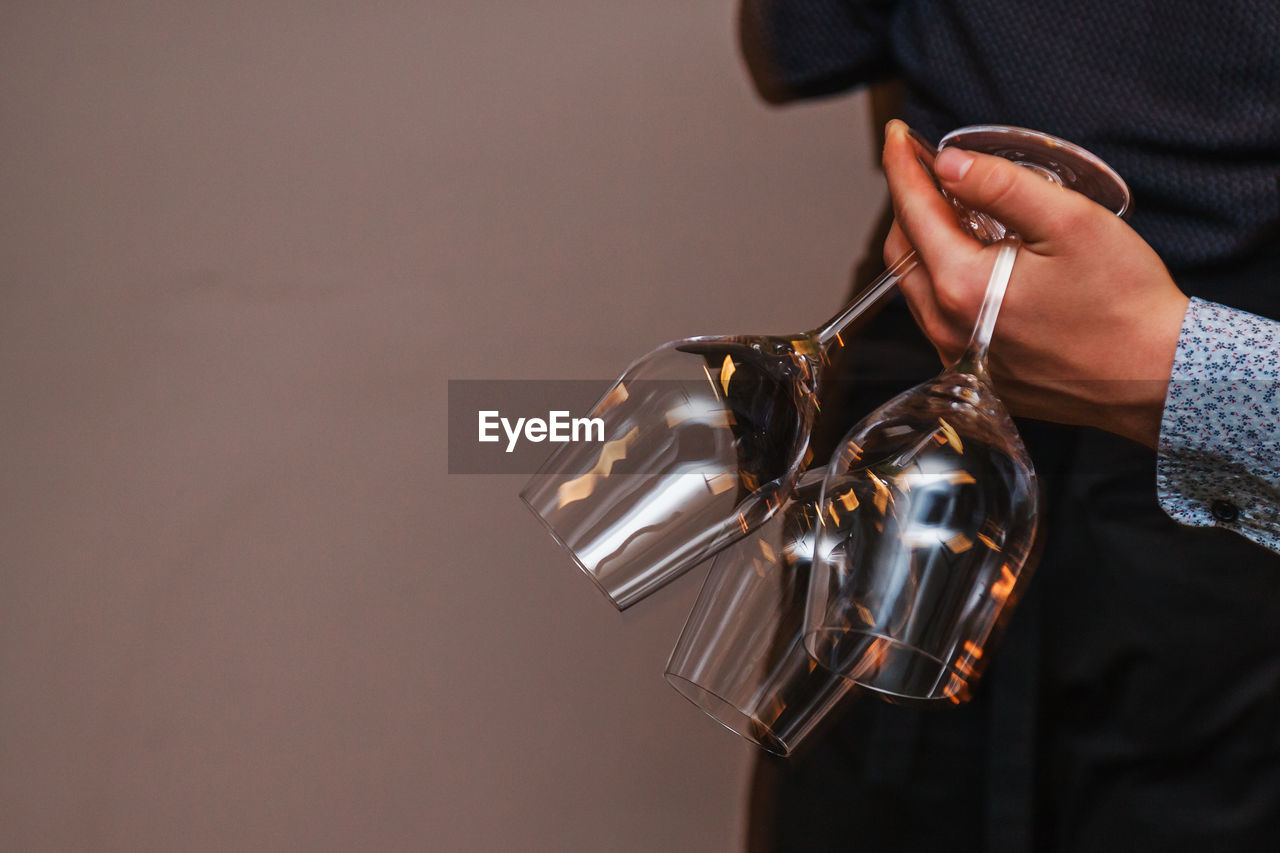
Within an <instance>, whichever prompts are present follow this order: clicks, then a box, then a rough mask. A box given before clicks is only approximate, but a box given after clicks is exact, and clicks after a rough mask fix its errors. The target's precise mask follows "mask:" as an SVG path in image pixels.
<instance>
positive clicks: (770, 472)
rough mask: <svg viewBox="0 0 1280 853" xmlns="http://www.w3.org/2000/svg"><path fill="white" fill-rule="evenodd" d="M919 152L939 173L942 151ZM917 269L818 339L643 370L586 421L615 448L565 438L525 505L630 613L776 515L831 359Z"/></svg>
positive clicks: (753, 343)
mask: <svg viewBox="0 0 1280 853" xmlns="http://www.w3.org/2000/svg"><path fill="white" fill-rule="evenodd" d="M916 145H917V148H918V156H919V158H920V161H921V163H922V164H923V165H925V167H926V168H930V169H931V168H932V163H933V158H934V157H936V156H937V151H936V150H935V149H934V148H933V146H931V145H930V144H929V143H928V142H927V141H925V140H924V139H923V138H919V137H916ZM915 265H916V257H915V254H914V253H911V254H909V255H908V256H907V257H905V258H903V259H902V260H901V261H899V262H898V263H897V264H895V265H894V266H893V267H892V268H890V269H888V270H886V271H885V272H884V274H882V275H881V276H880V277H879V278H878V279H876V281H875V282H873V283H872V284H871V285H870V286H868V287H867V288H866V289H865V290H864V291H863V292H862V293H861V294H859V295H858V296H857V297H856V298H855V299H854V300H853V301H851V302H850V303H849V304H848V305H846V306H845V307H844V308H843V309H842V310H841V311H840V312H839V313H838V314H836V315H835V316H834V317H832V318H831V319H830V320H828V321H827V322H826V323H824V324H822V325H821V326H819V327H817V328H816V329H813V330H811V331H808V332H803V333H800V334H796V335H784V336H731V337H696V338H686V339H684V340H678V341H673V342H671V343H668V344H666V345H664V346H661V347H659V348H658V349H656V350H654V351H653V352H650V353H649V354H648V355H645V356H644V357H642V358H640V359H639V360H637V361H635V362H633V363H632V364H631V366H630V367H628V368H627V370H626V372H625V373H624V374H623V375H622V378H621V379H619V380H618V381H617V382H616V383H615V384H614V385H613V387H612V388H610V389H609V391H608V392H607V393H606V394H605V395H604V397H602V398H601V399H600V401H599V402H598V403H597V404H596V405H595V406H594V407H593V408H592V409H591V411H590V412H589V413H588V414H587V416H588V417H592V418H600V419H601V420H602V421H603V423H604V441H603V442H602V443H591V444H588V443H576V444H575V443H567V444H561V445H560V446H559V447H557V448H556V450H554V451H553V452H552V454H551V455H550V457H548V459H547V460H546V462H545V463H543V465H542V467H541V468H540V469H539V470H538V472H537V473H536V474H534V476H533V477H532V478H531V479H530V481H529V483H528V484H527V485H526V486H525V488H524V490H523V491H522V492H521V493H520V497H521V499H522V500H523V501H524V502H525V503H526V504H527V505H528V506H529V508H530V509H531V510H533V512H534V514H535V515H537V516H538V517H539V518H540V519H541V520H542V521H543V523H544V524H545V525H546V527H547V529H548V530H549V531H550V532H551V535H552V536H553V537H554V538H555V540H556V541H557V542H558V543H559V544H560V545H562V546H563V547H564V548H565V549H566V550H567V551H568V552H569V553H570V554H571V555H572V557H573V559H574V562H575V563H576V564H577V565H578V567H579V568H581V569H582V570H583V572H585V573H586V574H587V576H588V577H590V578H591V579H592V580H593V581H595V583H596V585H597V586H598V587H599V588H600V590H601V591H602V592H603V593H604V594H605V595H606V596H607V597H608V598H609V600H610V601H612V602H613V604H614V605H615V606H616V607H617V608H618V609H619V610H622V609H625V608H627V607H630V606H631V605H632V604H634V603H635V602H637V601H639V600H640V599H642V598H644V597H645V596H646V595H649V594H650V593H652V592H653V591H655V590H656V589H658V588H659V587H661V586H663V585H664V584H666V583H667V582H669V581H671V580H673V579H674V578H676V577H678V576H679V575H680V574H682V573H683V572H685V571H686V570H688V569H690V568H692V567H693V566H695V565H697V564H698V563H700V562H702V561H703V560H705V559H707V558H708V557H710V556H712V555H713V554H715V553H717V552H718V551H720V550H721V549H722V548H725V547H726V546H728V545H730V544H732V543H733V542H735V541H737V540H738V539H741V538H742V537H744V536H746V535H747V534H748V533H750V532H751V531H753V530H755V529H756V528H758V527H759V526H760V525H761V524H763V523H764V522H765V521H767V520H768V519H769V518H770V517H771V516H772V515H773V514H774V513H775V512H777V510H778V509H779V508H780V507H781V506H782V504H783V503H784V502H785V500H786V499H787V497H788V496H789V495H790V493H791V490H792V487H793V486H794V485H795V480H796V477H797V475H798V473H799V472H800V470H801V469H802V468H803V467H804V466H805V465H806V464H807V462H808V459H809V457H808V456H807V451H808V447H809V437H810V434H811V432H812V430H813V422H814V417H815V415H816V412H817V406H818V397H817V393H818V386H819V382H820V380H821V376H822V372H823V368H824V366H825V364H826V363H827V353H828V351H829V350H830V349H831V348H832V347H833V346H837V345H841V344H842V343H843V341H842V338H841V333H842V332H843V331H845V330H846V329H847V328H848V327H849V326H850V325H851V324H853V323H854V321H856V320H857V319H858V318H859V317H861V316H862V315H864V314H865V313H866V312H867V311H868V310H869V309H870V308H872V307H873V306H874V305H876V304H877V303H878V302H879V301H880V299H881V298H882V297H884V296H885V295H886V294H887V293H888V292H889V291H890V290H891V289H892V288H893V287H894V285H896V284H897V282H898V280H899V279H900V278H901V277H902V276H903V275H905V274H906V273H907V272H909V271H910V270H912V269H914V268H915Z"/></svg>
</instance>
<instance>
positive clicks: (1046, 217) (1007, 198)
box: [934, 148, 1105, 248]
mask: <svg viewBox="0 0 1280 853" xmlns="http://www.w3.org/2000/svg"><path fill="white" fill-rule="evenodd" d="M934 170H935V173H936V174H937V176H938V180H939V182H940V183H941V184H942V186H943V187H944V188H945V189H946V190H947V192H949V193H951V194H952V195H953V196H955V197H956V199H958V200H959V201H960V202H961V203H962V204H964V205H966V206H968V207H971V208H973V209H974V210H978V211H981V212H983V213H986V214H988V215H989V216H991V217H992V218H993V219H996V220H997V221H999V222H1001V223H1003V224H1004V225H1005V227H1007V228H1010V229H1012V230H1013V231H1015V232H1017V233H1018V235H1019V236H1021V237H1022V238H1023V240H1024V241H1025V242H1026V243H1027V244H1037V243H1042V244H1053V243H1056V242H1060V241H1062V240H1063V239H1064V238H1068V237H1072V236H1074V237H1076V238H1078V237H1079V232H1080V231H1081V229H1082V228H1084V227H1086V226H1087V223H1088V221H1089V219H1090V217H1096V216H1098V214H1099V213H1101V212H1105V211H1103V209H1102V208H1101V207H1100V206H1099V205H1097V204H1095V203H1094V202H1092V201H1090V200H1089V199H1088V198H1086V197H1085V196H1083V195H1081V194H1079V193H1076V192H1072V191H1070V190H1067V189H1064V188H1063V187H1061V186H1059V185H1058V184H1056V183H1053V182H1052V181H1049V180H1047V179H1045V178H1044V177H1042V176H1041V175H1039V174H1037V173H1036V172H1034V171H1032V170H1031V169H1028V168H1025V167H1023V166H1019V165H1017V164H1016V163H1014V162H1012V161H1010V160H1006V159H1004V158H1003V157H995V156H992V155H990V154H979V153H977V152H973V151H962V150H959V149H956V148H947V149H944V150H943V151H942V152H941V153H940V154H939V155H938V158H937V160H936V161H935V162H934ZM1032 248H1034V245H1032Z"/></svg>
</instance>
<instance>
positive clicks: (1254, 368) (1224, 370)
mask: <svg viewBox="0 0 1280 853" xmlns="http://www.w3.org/2000/svg"><path fill="white" fill-rule="evenodd" d="M1156 490H1157V493H1158V495H1159V498H1160V506H1161V507H1162V508H1163V509H1164V511H1165V512H1166V513H1168V514H1169V516H1170V517H1171V518H1172V519H1173V520H1174V521H1177V522H1179V523H1181V524H1188V525H1192V526H1195V527H1210V526H1217V527H1223V528H1226V529H1228V530H1233V531H1235V532H1237V533H1239V534H1241V535H1243V536H1247V537H1248V538H1249V539H1252V540H1253V541H1254V542H1257V543H1258V544H1259V545H1262V546H1263V547H1265V548H1269V549H1271V550H1272V551H1277V552H1280V323H1277V322H1275V321H1273V320H1268V319H1266V318H1264V317H1259V316H1257V315H1255V314H1249V313H1247V312H1244V311H1237V310H1235V309H1232V308H1227V307H1226V306H1223V305H1218V304H1216V303H1213V302H1206V301H1204V300H1202V299H1195V298H1193V299H1192V300H1191V304H1190V305H1189V306H1188V307H1187V314H1186V316H1185V317H1184V318H1183V321H1182V330H1181V332H1180V333H1179V335H1178V351H1177V354H1176V355H1175V356H1174V361H1173V373H1172V375H1171V376H1170V378H1169V391H1168V394H1167V395H1166V397H1165V406H1164V416H1163V418H1162V419H1161V422H1160V444H1159V460H1158V464H1157V468H1156Z"/></svg>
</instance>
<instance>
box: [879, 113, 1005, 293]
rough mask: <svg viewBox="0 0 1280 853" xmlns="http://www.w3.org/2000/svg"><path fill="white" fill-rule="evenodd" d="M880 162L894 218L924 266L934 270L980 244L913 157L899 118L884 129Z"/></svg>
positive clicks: (969, 253) (905, 130) (910, 145)
mask: <svg viewBox="0 0 1280 853" xmlns="http://www.w3.org/2000/svg"><path fill="white" fill-rule="evenodd" d="M883 162H884V171H885V177H886V178H887V179H888V183H889V195H890V197H891V198H892V199H893V214H894V220H895V222H896V223H897V225H898V226H899V227H900V228H901V229H902V231H903V233H904V234H905V236H906V239H907V240H908V241H909V242H910V244H911V245H912V246H914V247H915V249H916V251H917V252H918V253H919V254H920V259H921V261H922V262H923V263H924V265H925V267H927V268H928V269H929V270H930V271H931V272H933V271H936V270H937V269H938V268H939V266H940V265H941V264H942V263H943V262H944V261H947V260H949V259H955V258H958V257H964V256H967V255H972V254H974V253H976V252H977V251H978V250H979V249H980V248H981V247H980V246H979V245H978V244H977V243H976V242H975V241H974V240H973V239H972V238H971V237H969V236H968V235H967V234H966V233H965V232H964V229H963V228H961V227H960V223H959V222H958V221H957V219H956V214H955V209H954V208H953V207H952V206H951V204H950V202H948V201H947V200H946V199H945V198H943V196H942V194H941V193H939V192H938V188H937V186H936V185H935V184H934V182H933V178H932V177H931V176H930V175H929V173H928V172H927V171H925V169H924V167H923V166H921V165H920V163H919V161H917V160H916V148H915V145H914V144H913V143H912V141H911V139H910V137H909V136H908V135H907V126H906V125H905V124H903V123H902V122H900V121H892V122H890V123H889V126H888V128H887V129H886V134H885V146H884V155H883Z"/></svg>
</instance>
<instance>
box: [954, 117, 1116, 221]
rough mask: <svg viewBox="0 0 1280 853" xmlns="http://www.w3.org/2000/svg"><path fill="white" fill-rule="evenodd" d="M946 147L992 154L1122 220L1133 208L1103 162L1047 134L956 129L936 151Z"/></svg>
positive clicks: (1004, 128)
mask: <svg viewBox="0 0 1280 853" xmlns="http://www.w3.org/2000/svg"><path fill="white" fill-rule="evenodd" d="M949 147H956V148H963V149H965V150H966V151H978V152H980V153H983V154H994V155H995V156H997V157H1003V158H1005V159H1006V160H1012V161H1013V162H1015V163H1018V164H1019V165H1022V166H1029V167H1031V168H1032V169H1034V170H1035V171H1036V172H1038V173H1040V174H1041V175H1044V176H1045V177H1047V178H1049V179H1050V180H1052V181H1054V183H1057V184H1061V185H1062V186H1064V187H1067V188H1068V189H1073V190H1075V191H1076V192H1078V193H1081V194H1083V195H1086V196H1088V197H1089V198H1091V199H1093V200H1094V201H1096V202H1097V203H1098V204H1100V205H1102V206H1103V207H1105V208H1107V209H1108V210H1110V211H1111V212H1112V213H1114V214H1115V215H1116V216H1119V217H1122V218H1123V217H1126V216H1128V215H1129V210H1130V208H1131V206H1132V204H1133V194H1132V193H1131V192H1130V191H1129V187H1128V185H1127V184H1125V182H1124V179H1123V178H1121V177H1120V175H1119V174H1118V173H1117V172H1116V170H1115V169H1112V168H1111V167H1110V166H1109V165H1107V163H1106V161H1105V160H1103V159H1102V158H1101V157H1098V156H1097V155H1096V154H1093V153H1092V152H1090V151H1087V150H1085V149H1084V148H1081V147H1080V146H1079V145H1076V144H1075V143H1073V142H1068V141H1066V140H1065V139H1059V138H1058V137H1056V136H1053V135H1051V134H1048V133H1042V132H1041V131H1038V130H1029V129H1027V128H1025V127H1013V126H1010V125H1003V124H980V125H974V126H972V127H961V128H958V129H956V130H953V131H951V132H950V133H948V134H947V135H946V136H944V137H942V140H941V141H940V142H939V143H938V148H939V149H942V148H949Z"/></svg>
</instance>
